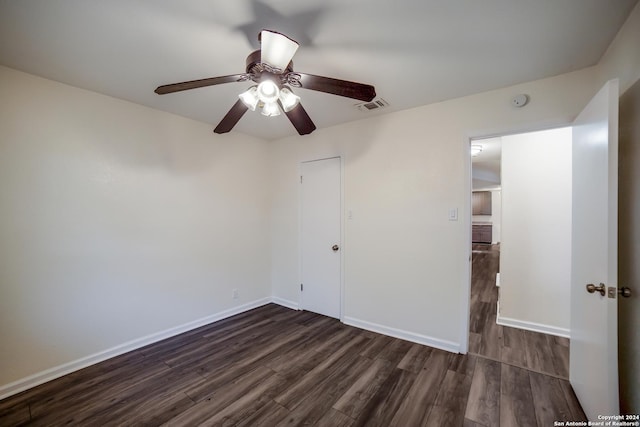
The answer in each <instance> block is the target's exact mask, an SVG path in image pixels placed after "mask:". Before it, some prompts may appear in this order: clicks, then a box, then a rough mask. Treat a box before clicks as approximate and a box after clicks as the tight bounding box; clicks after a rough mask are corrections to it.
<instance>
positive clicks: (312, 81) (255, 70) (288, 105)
mask: <svg viewBox="0 0 640 427" xmlns="http://www.w3.org/2000/svg"><path fill="white" fill-rule="evenodd" d="M258 40H259V41H260V46H261V48H260V49H259V50H256V51H254V52H252V53H251V54H249V56H248V57H247V66H246V72H245V73H243V74H233V75H229V76H220V77H210V78H207V79H200V80H191V81H187V82H182V83H173V84H167V85H162V86H158V87H157V88H156V90H155V93H157V94H159V95H164V94H167V93H173V92H179V91H182V90H189V89H197V88H200V87H206V86H213V85H219V84H223V83H232V82H246V81H252V82H254V83H256V84H255V85H253V86H251V87H250V88H249V89H248V90H247V91H245V92H243V93H241V94H240V95H239V98H240V99H239V100H238V101H236V103H235V104H234V105H233V107H231V109H230V110H229V112H228V113H227V114H226V115H225V116H224V117H223V118H222V120H221V121H220V123H218V126H216V128H215V129H214V132H215V133H227V132H229V131H230V130H231V129H233V127H234V126H235V125H236V123H238V121H239V120H240V118H242V116H243V115H244V113H246V112H247V110H252V111H255V110H256V108H260V109H261V110H262V114H263V115H265V116H277V115H280V110H282V111H284V113H285V114H286V116H287V117H288V118H289V120H290V121H291V123H292V124H293V126H294V127H295V128H296V130H297V131H298V133H299V134H300V135H306V134H309V133H311V132H313V131H314V130H315V129H316V126H315V125H314V124H313V121H312V120H311V118H310V117H309V115H308V114H307V112H306V111H305V109H304V108H303V107H302V104H300V97H299V96H297V95H295V94H294V93H293V91H292V90H291V87H295V88H303V89H310V90H316V91H320V92H325V93H329V94H333V95H339V96H345V97H347V98H353V99H358V100H361V101H367V102H368V101H371V100H373V98H375V96H376V91H375V88H374V87H373V86H371V85H367V84H363V83H356V82H350V81H346V80H339V79H333V78H330V77H322V76H315V75H312V74H306V73H299V72H296V71H293V62H292V61H291V59H292V58H293V55H294V54H295V52H296V50H297V49H298V46H299V45H298V43H297V42H296V41H295V40H292V39H290V38H289V37H287V36H285V35H284V34H281V33H278V32H276V31H271V30H262V31H261V32H260V34H259V36H258Z"/></svg>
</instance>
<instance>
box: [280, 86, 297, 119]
mask: <svg viewBox="0 0 640 427" xmlns="http://www.w3.org/2000/svg"><path fill="white" fill-rule="evenodd" d="M279 98H280V102H281V103H282V108H283V109H284V111H285V113H288V112H289V111H291V110H293V109H294V108H295V106H296V105H298V103H299V102H300V97H299V96H298V95H296V94H295V93H293V92H291V91H290V90H289V89H288V88H286V87H283V88H282V89H280V97H279Z"/></svg>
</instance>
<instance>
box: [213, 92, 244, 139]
mask: <svg viewBox="0 0 640 427" xmlns="http://www.w3.org/2000/svg"><path fill="white" fill-rule="evenodd" d="M248 109H249V108H248V107H247V106H246V105H244V103H243V102H242V101H241V100H237V101H236V103H235V104H233V107H231V109H230V110H229V112H228V113H227V114H226V115H225V116H224V117H223V118H222V120H220V123H218V126H216V128H215V129H214V130H213V131H214V132H215V133H227V132H229V131H230V130H231V129H233V127H234V126H235V125H236V123H238V121H239V120H240V119H241V118H242V116H244V113H246V112H247V110H248Z"/></svg>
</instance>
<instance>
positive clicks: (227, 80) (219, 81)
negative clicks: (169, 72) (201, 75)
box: [154, 74, 246, 95]
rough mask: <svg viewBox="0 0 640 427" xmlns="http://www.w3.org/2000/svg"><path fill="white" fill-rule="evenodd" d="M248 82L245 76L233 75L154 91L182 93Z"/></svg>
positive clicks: (162, 87)
mask: <svg viewBox="0 0 640 427" xmlns="http://www.w3.org/2000/svg"><path fill="white" fill-rule="evenodd" d="M244 80H246V78H245V74H232V75H230V76H220V77H209V78H208V79H200V80H190V81H188V82H182V83H172V84H169V85H162V86H158V87H157V88H156V90H155V91H154V92H155V93H157V94H158V95H164V94H167V93H173V92H180V91H181V90H189V89H197V88H199V87H206V86H213V85H219V84H223V83H233V82H241V81H244Z"/></svg>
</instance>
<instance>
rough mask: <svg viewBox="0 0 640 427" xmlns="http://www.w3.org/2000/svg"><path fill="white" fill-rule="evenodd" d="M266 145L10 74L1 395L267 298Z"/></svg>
mask: <svg viewBox="0 0 640 427" xmlns="http://www.w3.org/2000/svg"><path fill="white" fill-rule="evenodd" d="M267 149H268V145H267V144H266V143H264V142H262V141H259V140H255V139H252V138H250V137H247V136H243V135H238V134H233V133H231V134H229V135H225V136H224V138H222V137H220V136H217V135H215V134H214V133H213V132H212V127H211V126H210V125H206V124H203V123H198V122H194V121H191V120H187V119H185V118H181V117H178V116H175V115H171V114H167V113H162V112H159V111H155V110H151V109H149V108H145V107H141V106H138V105H134V104H131V103H128V102H124V101H121V100H117V99H113V98H109V97H106V96H102V95H98V94H96V93H92V92H88V91H84V90H81V89H77V88H73V87H70V86H66V85H62V84H59V83H55V82H52V81H49V80H44V79H41V78H38V77H34V76H31V75H28V74H24V73H21V72H18V71H14V70H11V69H7V68H4V67H0V210H1V215H0V395H2V390H3V385H4V386H5V387H4V388H5V390H6V385H7V384H8V383H11V382H12V381H16V380H19V379H24V378H25V377H28V376H30V375H33V374H38V373H42V372H43V371H46V370H47V369H54V370H55V369H56V368H59V367H60V366H63V367H64V366H66V365H65V364H69V363H71V364H72V365H73V363H74V361H78V360H84V359H83V358H86V357H88V356H92V355H96V354H103V353H102V352H105V351H106V352H107V353H108V352H109V351H115V350H114V348H120V347H119V346H122V345H123V343H128V342H130V341H132V340H134V341H135V340H140V339H141V338H142V337H147V336H149V335H150V334H155V333H159V332H162V331H166V330H168V329H171V328H175V327H179V326H180V325H184V324H192V323H191V322H194V321H198V320H199V319H203V318H211V316H212V315H216V314H217V313H223V312H225V311H228V310H234V309H237V308H239V307H240V308H242V307H243V305H244V304H249V303H252V302H255V301H260V300H263V299H265V298H269V297H270V295H271V289H270V277H269V274H270V273H269V271H270V264H269V256H268V253H269V249H270V248H269V237H270V236H269V221H268V214H269V182H268V179H265V178H267V177H268V175H269V173H268V171H269V165H268V155H267ZM233 288H237V289H238V290H239V296H240V297H239V299H237V300H233V299H232V289H233ZM138 342H139V341H138ZM125 347H126V346H125ZM105 354H106V353H105ZM73 366H75V365H73ZM75 367H77V366H75ZM45 377H46V375H45ZM42 378H44V377H42ZM37 379H38V378H36V380H37Z"/></svg>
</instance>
